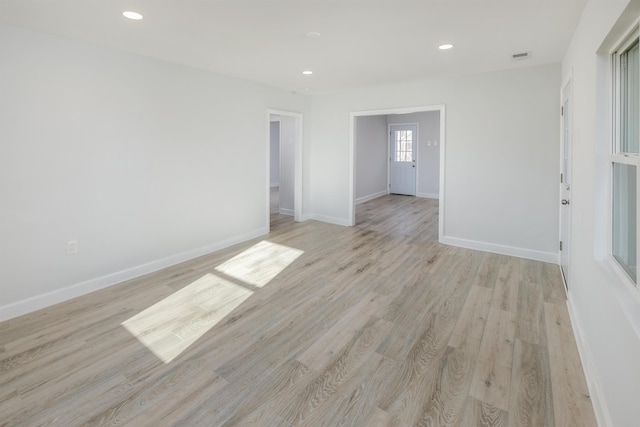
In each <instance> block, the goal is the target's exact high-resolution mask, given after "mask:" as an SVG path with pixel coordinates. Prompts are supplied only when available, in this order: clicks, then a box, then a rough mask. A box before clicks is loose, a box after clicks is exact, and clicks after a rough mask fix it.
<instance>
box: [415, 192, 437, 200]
mask: <svg viewBox="0 0 640 427" xmlns="http://www.w3.org/2000/svg"><path fill="white" fill-rule="evenodd" d="M416 197H422V198H424V199H439V198H440V196H439V195H438V194H437V193H416Z"/></svg>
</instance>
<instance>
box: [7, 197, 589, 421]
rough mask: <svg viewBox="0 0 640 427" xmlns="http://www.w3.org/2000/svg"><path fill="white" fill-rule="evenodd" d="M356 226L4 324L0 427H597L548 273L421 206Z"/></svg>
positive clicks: (546, 267) (404, 204) (417, 202)
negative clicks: (461, 244)
mask: <svg viewBox="0 0 640 427" xmlns="http://www.w3.org/2000/svg"><path fill="white" fill-rule="evenodd" d="M470 214H471V213H470ZM357 220H358V221H357V222H358V225H357V226H356V227H352V228H344V227H339V226H334V225H330V224H325V223H320V222H315V221H307V222H304V223H293V222H292V221H291V219H290V217H284V216H275V217H274V222H273V224H272V232H271V233H270V234H269V235H268V236H265V237H264V238H262V239H256V240H253V241H251V242H247V243H244V244H241V245H237V246H234V247H232V248H228V249H226V250H223V251H220V252H216V253H214V254H211V255H208V256H204V257H201V258H198V259H195V260H192V261H189V262H186V263H183V264H180V265H176V266H174V267H171V268H168V269H165V270H162V271H159V272H156V273H153V274H150V275H147V276H145V277H142V278H139V279H135V280H131V281H128V282H125V283H122V284H120V285H117V286H114V287H111V288H108V289H104V290H101V291H98V292H95V293H93V294H90V295H87V296H84V297H81V298H77V299H75V300H72V301H68V302H66V303H63V304H59V305H57V306H53V307H50V308H47V309H44V310H41V311H38V312H34V313H31V314H28V315H26V316H22V317H20V318H16V319H12V320H10V321H6V322H3V323H0V425H3V426H36V425H56V426H76V425H132V426H138V425H150V426H174V425H175V426H223V425H240V426H242V425H260V426H299V425H311V426H320V425H326V426H342V425H350V426H413V425H424V426H535V427H549V426H554V425H556V426H580V427H589V426H595V425H596V423H595V420H594V414H593V410H592V406H591V401H590V399H589V396H588V392H587V387H586V385H585V379H584V376H583V373H582V368H581V364H580V360H579V358H578V353H577V348H576V344H575V342H574V338H573V334H572V331H571V326H570V323H569V317H568V313H567V310H566V305H565V294H564V290H563V287H562V283H561V279H560V275H559V270H558V267H557V266H555V265H551V264H544V263H540V262H534V261H528V260H523V259H518V258H511V257H507V256H501V255H495V254H489V253H483V252H477V251H472V250H466V249H461V248H456V247H450V246H444V245H441V244H439V243H438V242H437V229H438V208H437V201H435V200H429V199H419V198H413V197H403V196H384V197H381V198H378V199H376V200H372V201H370V202H368V203H365V204H362V205H359V206H358V207H357Z"/></svg>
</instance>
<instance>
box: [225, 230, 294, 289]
mask: <svg viewBox="0 0 640 427" xmlns="http://www.w3.org/2000/svg"><path fill="white" fill-rule="evenodd" d="M303 253H304V251H302V250H300V249H294V248H290V247H288V246H283V245H278V244H277V243H271V242H268V241H266V240H263V241H262V242H260V243H257V244H255V245H253V246H252V247H250V248H249V249H247V250H246V251H244V252H242V253H240V254H238V255H236V256H235V257H233V258H231V259H230V260H228V261H226V262H224V263H223V264H220V265H219V266H218V267H216V270H217V271H219V272H220V273H224V274H226V275H227V276H229V277H233V278H235V279H238V280H241V281H243V282H245V283H249V284H251V285H253V286H257V287H259V288H261V287H263V286H264V285H266V284H267V283H269V282H270V281H271V280H272V279H273V278H274V277H276V276H277V275H278V274H279V273H280V272H281V271H282V270H284V269H285V268H287V266H289V265H290V264H291V263H292V262H294V261H295V260H296V259H297V258H298V257H299V256H300V255H302V254H303Z"/></svg>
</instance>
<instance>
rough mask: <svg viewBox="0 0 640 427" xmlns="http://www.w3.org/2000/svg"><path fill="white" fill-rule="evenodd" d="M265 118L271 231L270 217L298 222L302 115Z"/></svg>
mask: <svg viewBox="0 0 640 427" xmlns="http://www.w3.org/2000/svg"><path fill="white" fill-rule="evenodd" d="M267 118H268V132H267V135H268V136H267V153H268V156H267V157H268V158H267V224H268V227H269V229H271V226H272V219H273V218H272V216H278V217H283V216H284V217H292V219H293V220H294V221H300V217H301V213H302V185H301V177H302V160H301V158H302V114H300V113H295V112H289V111H279V110H268V111H267ZM279 222H283V221H279ZM285 222H286V221H285Z"/></svg>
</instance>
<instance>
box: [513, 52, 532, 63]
mask: <svg viewBox="0 0 640 427" xmlns="http://www.w3.org/2000/svg"><path fill="white" fill-rule="evenodd" d="M529 58H531V52H519V53H514V54H512V55H511V60H512V61H522V60H523V59H529Z"/></svg>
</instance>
